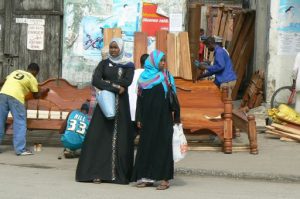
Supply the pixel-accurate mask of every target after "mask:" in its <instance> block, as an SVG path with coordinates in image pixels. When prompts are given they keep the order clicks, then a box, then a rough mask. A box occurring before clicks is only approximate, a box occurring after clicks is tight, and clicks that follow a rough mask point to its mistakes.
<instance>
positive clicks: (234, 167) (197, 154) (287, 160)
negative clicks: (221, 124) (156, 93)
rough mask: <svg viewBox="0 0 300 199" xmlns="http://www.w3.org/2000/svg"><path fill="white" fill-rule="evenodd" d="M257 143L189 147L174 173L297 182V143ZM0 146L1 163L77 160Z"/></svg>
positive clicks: (57, 165)
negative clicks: (239, 148)
mask: <svg viewBox="0 0 300 199" xmlns="http://www.w3.org/2000/svg"><path fill="white" fill-rule="evenodd" d="M243 137H245V134H242V138H238V139H241V140H240V141H239V140H235V143H236V142H240V143H239V144H241V143H242V144H245V143H246V142H247V141H246V139H243ZM244 140H245V141H244ZM258 144H259V154H258V155H251V154H249V153H248V152H234V153H233V154H223V153H222V152H208V151H189V152H188V155H187V156H186V158H185V159H184V160H182V161H180V162H178V163H176V164H175V170H176V174H179V175H188V176H208V177H211V176H213V177H228V178H237V179H256V180H266V181H275V182H295V183H300V143H295V142H282V141H279V140H278V139H276V140H275V139H270V138H266V137H265V134H258ZM0 149H2V151H3V153H1V154H0V165H13V166H19V167H29V168H30V167H32V168H52V169H57V170H60V169H71V170H75V167H76V164H77V159H62V160H58V159H57V157H58V156H59V155H61V152H62V148H59V147H43V149H42V151H41V152H36V154H35V155H33V156H27V157H17V156H15V155H14V152H13V150H12V147H11V146H10V145H5V146H0Z"/></svg>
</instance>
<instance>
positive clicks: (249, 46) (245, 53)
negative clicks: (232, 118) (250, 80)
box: [231, 22, 255, 100]
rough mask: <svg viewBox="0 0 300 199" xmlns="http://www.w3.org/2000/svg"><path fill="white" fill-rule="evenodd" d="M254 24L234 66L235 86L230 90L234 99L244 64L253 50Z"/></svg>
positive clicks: (243, 72) (244, 69) (245, 64)
mask: <svg viewBox="0 0 300 199" xmlns="http://www.w3.org/2000/svg"><path fill="white" fill-rule="evenodd" d="M254 25H255V23H254V22H253V24H252V28H251V32H250V33H249V35H248V37H247V41H245V43H244V45H243V47H242V48H241V49H240V54H239V59H238V61H237V64H236V67H235V68H237V71H236V73H237V81H236V84H235V87H234V89H233V91H232V96H231V97H232V99H233V100H235V99H236V96H237V93H238V90H239V88H240V85H241V82H242V80H243V76H244V74H245V71H246V66H247V63H248V62H249V60H250V57H251V55H252V54H253V50H254V32H255V31H254Z"/></svg>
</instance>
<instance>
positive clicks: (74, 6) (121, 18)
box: [62, 0, 141, 85]
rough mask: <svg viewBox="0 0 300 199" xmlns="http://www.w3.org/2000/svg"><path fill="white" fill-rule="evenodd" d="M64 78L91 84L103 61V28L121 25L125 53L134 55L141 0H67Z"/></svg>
mask: <svg viewBox="0 0 300 199" xmlns="http://www.w3.org/2000/svg"><path fill="white" fill-rule="evenodd" d="M64 8H65V9H64V32H63V60H62V77H63V78H65V79H67V80H68V81H70V82H71V83H73V84H77V85H78V84H85V83H90V81H91V77H92V73H93V71H94V69H95V68H96V66H97V64H98V63H99V62H100V61H101V59H102V58H101V49H102V48H103V46H104V43H103V39H104V38H103V32H104V28H117V27H120V28H121V29H122V33H123V39H124V40H125V52H126V56H128V57H129V58H131V57H132V56H133V53H132V52H133V35H134V32H135V31H137V30H139V19H140V13H141V12H140V0H128V1H124V0H86V1H81V0H64Z"/></svg>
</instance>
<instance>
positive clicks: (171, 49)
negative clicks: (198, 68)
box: [167, 33, 179, 77]
mask: <svg viewBox="0 0 300 199" xmlns="http://www.w3.org/2000/svg"><path fill="white" fill-rule="evenodd" d="M177 39H178V38H177V36H176V35H175V34H173V33H169V34H168V35H167V49H168V50H167V52H168V54H167V65H168V69H169V71H170V73H171V74H172V75H173V76H174V77H178V76H179V68H178V67H179V65H178V59H177V58H178V49H177V48H178V47H177V41H176V40H177Z"/></svg>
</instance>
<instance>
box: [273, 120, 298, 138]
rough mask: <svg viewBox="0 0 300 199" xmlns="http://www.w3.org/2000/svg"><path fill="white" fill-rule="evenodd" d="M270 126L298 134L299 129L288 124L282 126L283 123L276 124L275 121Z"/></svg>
mask: <svg viewBox="0 0 300 199" xmlns="http://www.w3.org/2000/svg"><path fill="white" fill-rule="evenodd" d="M271 126H272V127H275V128H276V129H279V130H281V131H286V132H288V133H292V134H295V135H299V136H300V130H298V129H294V128H292V127H288V126H284V125H281V124H276V123H273V124H272V125H271Z"/></svg>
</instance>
